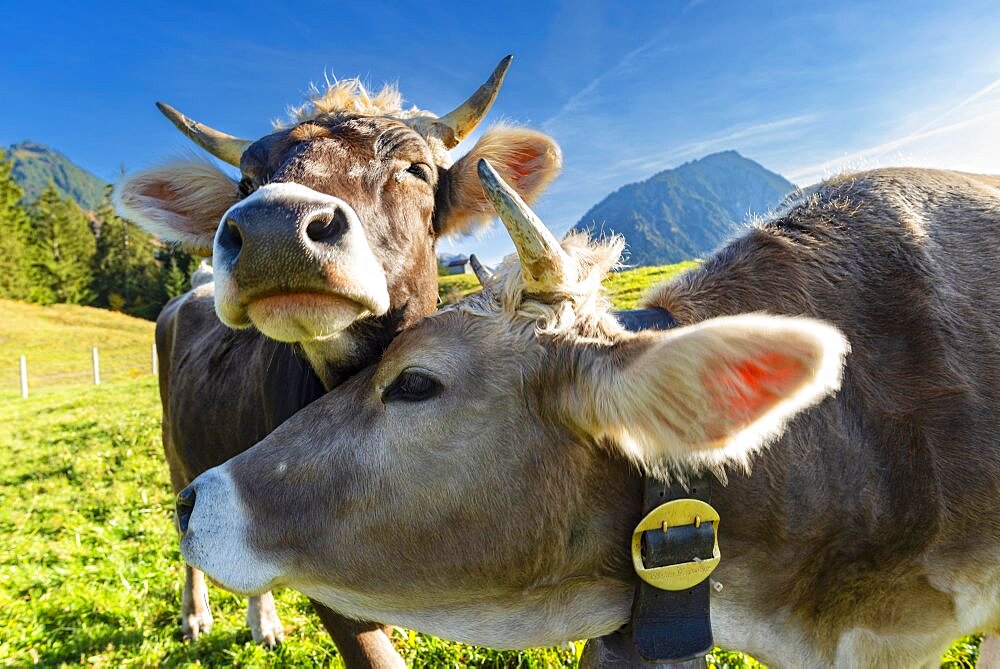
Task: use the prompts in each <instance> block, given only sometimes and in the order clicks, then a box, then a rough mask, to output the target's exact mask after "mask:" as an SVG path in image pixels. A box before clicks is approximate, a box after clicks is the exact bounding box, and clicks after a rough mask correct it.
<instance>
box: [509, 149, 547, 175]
mask: <svg viewBox="0 0 1000 669" xmlns="http://www.w3.org/2000/svg"><path fill="white" fill-rule="evenodd" d="M539 155H540V154H539V152H538V151H535V150H533V149H530V148H524V149H518V150H517V151H515V152H514V153H513V155H512V156H511V159H510V161H509V162H508V163H507V169H508V170H510V173H511V176H512V177H513V178H514V180H515V181H521V179H523V178H524V177H526V176H528V175H529V174H531V172H532V169H531V165H532V163H533V162H534V161H535V160H537V159H538V156H539Z"/></svg>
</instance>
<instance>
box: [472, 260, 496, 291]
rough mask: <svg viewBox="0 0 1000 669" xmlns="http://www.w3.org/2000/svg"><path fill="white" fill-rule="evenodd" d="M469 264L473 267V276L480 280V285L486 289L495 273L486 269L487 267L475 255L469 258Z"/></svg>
mask: <svg viewBox="0 0 1000 669" xmlns="http://www.w3.org/2000/svg"><path fill="white" fill-rule="evenodd" d="M469 264H470V265H472V272H473V274H475V275H476V278H477V279H479V285H480V286H482V287H483V288H485V287H486V282H487V281H489V280H490V279H491V278H492V277H493V272H491V271H489V270H488V269H486V266H485V265H484V264H483V263H481V262H479V258H477V257H476V254H475V253H473V254H472V255H470V256H469Z"/></svg>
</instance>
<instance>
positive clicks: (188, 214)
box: [116, 56, 561, 667]
mask: <svg viewBox="0 0 1000 669" xmlns="http://www.w3.org/2000/svg"><path fill="white" fill-rule="evenodd" d="M510 61H511V58H510V56H508V57H506V58H504V59H503V60H502V61H501V62H500V64H499V65H498V66H497V67H496V69H495V70H494V71H493V73H492V75H491V76H490V78H489V79H488V80H487V81H486V82H485V83H484V84H483V85H482V86H481V87H480V88H479V89H478V90H477V91H476V92H475V93H473V95H472V96H471V97H469V99H468V100H467V101H466V102H464V103H463V104H461V105H460V106H459V107H458V108H456V109H455V110H453V111H451V112H449V113H447V114H445V115H443V116H440V117H438V116H436V115H434V114H433V113H431V112H428V111H425V110H421V109H417V108H415V107H414V108H409V109H406V108H404V107H403V105H402V99H401V96H400V94H399V93H398V92H397V91H396V90H395V89H394V88H392V87H386V88H384V89H383V90H382V91H380V92H378V93H372V92H369V91H368V90H366V88H365V87H364V86H362V85H361V83H360V82H359V81H358V80H356V79H351V80H345V81H338V82H334V83H332V84H329V85H328V86H327V88H326V90H323V91H320V90H315V91H314V95H313V96H312V98H311V99H310V100H309V102H307V103H306V104H305V105H304V106H302V107H300V108H298V109H294V110H293V111H292V119H291V122H290V123H289V124H287V125H285V126H281V127H278V128H276V129H275V131H274V132H272V133H270V134H268V135H265V136H264V137H262V138H260V139H257V140H253V141H252V140H247V139H240V138H238V137H234V136H231V135H229V134H226V133H223V132H220V131H217V130H214V129H212V128H210V127H208V126H206V125H204V124H202V123H199V122H197V121H194V120H192V119H190V118H189V117H187V116H185V115H183V114H181V113H180V112H178V111H177V110H175V109H173V108H172V107H170V106H168V105H166V104H162V103H159V104H158V105H157V106H158V107H159V109H160V110H161V111H162V112H163V113H164V114H165V115H166V116H167V118H169V119H170V120H171V121H172V122H173V123H174V124H175V125H176V126H177V127H178V128H179V129H180V130H181V131H182V132H183V133H184V134H185V135H187V136H188V137H189V138H191V139H192V140H193V141H194V142H195V143H196V144H198V145H199V146H201V147H202V148H204V149H205V150H206V151H208V152H209V153H211V154H212V155H213V156H215V157H216V158H218V159H219V160H221V161H223V162H225V163H228V164H230V165H233V166H235V167H238V168H239V171H240V175H239V178H238V179H234V178H232V177H230V175H229V174H228V173H226V172H224V171H222V170H220V169H219V168H217V167H216V166H215V165H214V164H213V163H211V162H208V161H205V160H197V159H192V160H183V161H179V162H174V163H171V164H168V165H165V166H163V167H157V168H153V169H150V170H147V171H143V172H139V173H137V174H133V175H130V176H128V177H127V178H126V179H125V180H124V181H123V182H122V183H121V184H120V185H119V187H118V189H117V193H116V198H117V204H118V208H119V211H120V212H121V213H122V215H124V216H127V217H129V218H130V219H132V220H135V221H136V222H138V223H140V224H142V225H143V226H144V227H146V228H147V229H149V230H151V231H153V232H155V233H158V234H159V235H160V236H161V237H162V238H163V239H165V240H167V241H171V242H177V243H179V244H181V245H183V246H184V247H186V248H188V249H191V250H193V251H196V252H199V253H201V254H205V255H211V257H212V266H213V272H214V281H213V282H210V283H206V284H204V285H199V286H197V287H195V288H194V289H192V290H191V291H190V292H188V293H186V294H185V295H183V296H181V297H178V298H175V299H174V300H172V301H171V302H170V303H168V304H167V306H166V307H165V308H164V310H163V312H162V313H161V315H160V317H159V318H158V320H157V328H156V342H157V350H158V351H159V360H160V369H159V374H160V376H159V379H160V395H161V399H162V402H163V445H164V450H165V453H166V457H167V462H168V465H169V468H170V478H171V483H172V485H173V487H174V489H175V491H180V490H182V489H184V488H185V487H186V486H187V485H188V484H189V483H190V482H191V481H192V480H193V479H194V478H195V477H196V476H198V475H199V474H200V473H202V472H204V471H206V470H208V469H210V468H211V467H214V466H216V465H219V464H221V463H222V462H225V461H226V460H227V459H229V458H231V457H232V456H234V455H236V454H238V453H240V452H242V451H244V450H246V449H247V448H249V447H250V446H252V445H253V444H254V443H255V442H257V441H259V440H261V439H263V438H264V437H265V436H266V435H267V434H268V433H270V432H271V431H272V430H273V429H274V428H276V427H277V426H278V425H280V424H281V423H282V422H283V421H285V420H286V419H287V418H288V417H289V416H291V415H292V414H293V413H295V412H296V411H298V410H299V409H301V408H302V407H303V406H305V405H306V404H308V403H309V402H310V401H312V400H314V399H315V398H317V397H319V396H320V395H321V394H322V393H323V392H324V391H326V390H329V389H330V388H333V387H334V386H336V385H337V384H338V383H340V382H341V381H342V380H343V379H345V378H347V377H349V376H350V375H351V374H352V373H354V372H355V371H357V370H359V369H361V368H363V367H364V366H365V365H367V364H369V363H370V362H371V361H372V360H374V359H375V358H376V357H377V356H378V355H379V354H380V353H381V352H382V351H383V350H384V349H385V347H386V345H387V344H388V343H389V342H390V341H391V339H392V338H393V337H394V336H395V335H396V333H397V332H399V331H400V330H402V329H404V328H406V327H408V326H410V325H412V324H414V323H416V322H417V321H418V320H420V319H421V318H423V317H424V316H426V315H428V314H429V313H431V312H432V311H433V310H434V309H435V306H436V303H437V266H436V259H435V253H434V245H435V242H436V240H437V239H439V238H441V237H445V236H449V235H460V234H464V233H466V232H468V231H470V230H471V229H473V228H475V226H477V225H481V224H484V223H485V222H487V221H489V220H491V219H492V217H493V209H492V207H491V206H490V204H489V202H488V200H487V199H486V197H485V196H484V194H483V192H482V189H481V187H480V185H479V180H478V177H477V175H476V164H477V163H478V161H479V160H480V159H483V158H489V159H490V160H491V161H493V162H494V163H496V164H497V165H498V166H499V169H501V170H502V171H503V173H504V174H505V176H506V177H507V178H509V179H511V180H512V181H513V183H515V184H516V187H517V188H518V190H519V191H520V192H521V193H522V194H523V195H524V196H525V197H526V198H529V199H530V198H534V197H536V196H537V195H538V194H539V193H541V192H542V191H543V190H544V189H545V187H546V186H547V185H548V184H549V182H550V181H551V180H552V179H553V178H554V177H555V175H556V174H557V172H558V171H559V169H560V167H561V156H560V151H559V148H558V146H557V145H556V143H555V142H554V141H553V140H552V139H551V138H549V137H547V136H545V135H543V134H541V133H538V132H534V131H531V130H527V129H520V128H510V127H498V128H494V129H492V130H489V131H487V132H486V133H485V134H484V135H483V136H482V137H481V138H480V139H479V141H478V142H477V143H476V144H475V146H473V147H472V149H471V150H470V151H469V152H468V153H467V154H466V155H465V156H463V157H461V158H459V159H458V160H456V161H454V162H453V160H452V158H451V156H450V154H449V150H450V149H452V148H454V147H456V146H457V145H458V144H459V142H461V141H462V139H463V138H465V137H467V136H468V135H469V133H471V132H472V130H473V129H474V128H475V127H476V126H477V124H479V123H480V121H481V120H482V119H483V117H484V116H485V114H486V112H487V111H488V110H489V108H490V106H491V105H492V103H493V101H494V99H495V98H496V96H497V92H498V91H499V88H500V84H501V83H502V81H503V78H504V75H505V73H506V71H507V68H508V66H509V64H510ZM359 483H363V482H359ZM286 511H288V512H289V513H293V514H294V513H295V512H296V510H295V509H294V508H288V509H286ZM185 574H186V575H185V585H184V590H183V597H182V606H181V609H182V610H181V628H182V632H183V634H184V636H185V637H188V638H197V637H198V636H199V635H200V634H203V633H205V632H207V631H208V630H209V629H210V627H211V625H212V616H211V612H210V609H209V606H208V592H207V589H206V583H205V579H204V575H203V574H202V572H201V571H199V570H198V569H197V568H194V567H191V566H187V567H186V572H185ZM316 610H317V612H318V613H319V614H320V616H321V618H322V619H323V622H324V624H325V625H326V627H327V629H328V630H329V631H330V632H331V634H332V635H333V637H334V640H335V641H336V643H337V645H338V647H339V648H340V650H341V652H342V653H343V655H344V657H345V661H346V662H347V664H348V666H351V667H355V666H399V665H401V660H400V658H399V657H398V655H397V654H396V653H395V652H394V650H393V649H392V645H391V643H390V642H389V640H388V638H387V636H386V634H385V633H384V630H383V629H382V628H381V627H380V626H378V625H376V624H374V623H357V622H354V621H353V620H349V619H347V618H343V617H340V616H338V615H337V614H335V613H333V612H332V611H330V610H329V609H327V608H325V607H323V606H320V605H318V604H317V605H316ZM247 622H248V623H249V625H250V628H251V632H252V634H253V638H254V639H255V640H257V641H259V642H264V643H267V644H269V645H273V644H275V643H277V642H279V641H280V640H281V639H282V637H283V630H282V626H281V623H280V620H279V618H278V616H277V613H276V611H275V609H274V601H273V598H272V597H271V594H270V593H269V592H260V593H255V594H254V596H253V597H252V598H251V600H250V603H249V606H248V610H247Z"/></svg>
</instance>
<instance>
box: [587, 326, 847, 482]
mask: <svg viewBox="0 0 1000 669" xmlns="http://www.w3.org/2000/svg"><path fill="white" fill-rule="evenodd" d="M847 350H848V346H847V342H846V340H845V339H844V337H843V335H841V334H840V332H839V331H838V330H836V329H835V328H834V327H832V326H830V325H827V324H825V323H822V322H820V321H815V320H810V319H805V318H787V317H778V316H762V315H746V316H734V317H727V318H717V319H713V320H710V321H706V322H704V323H702V324H699V325H695V326H691V327H685V328H681V329H678V330H672V331H670V332H659V333H640V334H638V335H636V336H635V337H634V338H630V339H628V340H626V341H625V342H623V343H621V344H620V345H618V346H615V347H612V348H610V349H604V350H603V351H596V352H594V351H592V352H591V353H590V354H589V355H591V356H597V358H596V359H591V360H590V361H589V362H588V363H586V364H585V373H584V374H583V378H584V379H585V380H586V381H585V383H584V384H582V385H583V387H584V388H585V390H582V391H580V390H577V391H571V394H572V395H573V399H572V404H571V406H572V407H573V408H572V410H574V411H575V412H577V418H578V420H580V421H581V422H582V423H583V426H584V428H585V429H586V430H587V431H588V432H590V433H591V434H593V435H595V436H597V437H599V438H608V439H610V440H612V441H613V442H614V443H616V444H619V445H620V447H621V448H622V449H624V451H625V454H626V455H627V456H628V457H630V458H632V459H633V460H635V461H637V462H638V463H640V464H641V465H643V466H644V467H647V468H651V469H656V468H657V467H660V466H664V465H665V466H668V467H671V466H677V465H688V466H690V465H692V464H694V465H699V464H700V465H705V464H717V463H720V462H726V461H742V460H744V459H745V458H746V456H747V455H748V454H749V453H751V452H753V451H754V450H756V449H758V448H760V447H761V446H763V445H765V444H767V443H768V441H770V440H771V439H773V438H775V437H777V436H779V434H780V433H781V432H782V430H783V428H784V426H785V424H786V423H787V421H788V420H789V419H790V418H791V417H792V416H794V415H795V414H796V413H798V412H800V411H802V410H803V409H805V408H807V407H809V406H812V405H813V404H816V403H817V402H819V401H820V400H822V399H823V398H824V397H826V396H828V395H830V394H831V393H832V392H834V391H835V390H836V389H837V388H839V386H840V377H841V371H842V368H843V364H844V356H845V355H846V352H847Z"/></svg>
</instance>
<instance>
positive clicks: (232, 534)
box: [175, 465, 281, 595]
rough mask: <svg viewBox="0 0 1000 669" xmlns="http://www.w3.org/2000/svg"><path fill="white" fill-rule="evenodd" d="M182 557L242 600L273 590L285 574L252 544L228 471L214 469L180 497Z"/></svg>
mask: <svg viewBox="0 0 1000 669" xmlns="http://www.w3.org/2000/svg"><path fill="white" fill-rule="evenodd" d="M175 518H176V521H177V530H178V532H179V533H180V537H181V554H182V555H183V556H184V560H185V562H187V563H188V564H189V565H191V566H192V567H195V568H197V569H200V570H202V571H203V572H205V573H206V574H207V575H208V576H209V577H210V578H211V579H212V580H213V581H215V582H216V583H218V584H219V585H220V586H221V587H223V588H225V589H226V590H230V591H232V592H236V593H239V594H242V595H256V594H260V593H261V592H264V591H266V590H269V589H271V588H272V587H273V586H274V585H275V584H276V583H277V579H278V576H279V574H280V573H281V570H280V569H279V568H278V567H277V566H276V565H275V564H274V563H273V562H272V561H271V560H268V559H265V558H263V557H262V556H260V555H259V554H258V553H257V551H255V550H254V549H253V548H252V546H251V545H250V542H249V541H248V528H249V524H250V519H249V514H248V513H247V510H246V508H245V507H244V505H243V503H242V501H241V500H240V497H239V496H238V495H237V493H236V489H235V485H234V484H233V480H232V478H231V477H230V476H229V474H228V473H227V471H226V465H222V466H220V467H215V468H214V469H210V470H208V471H207V472H205V473H204V474H202V475H201V476H199V477H198V478H196V479H195V480H194V481H193V482H192V483H191V485H189V486H188V487H187V488H185V489H184V490H182V491H181V492H180V494H178V495H177V501H176V506H175Z"/></svg>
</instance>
